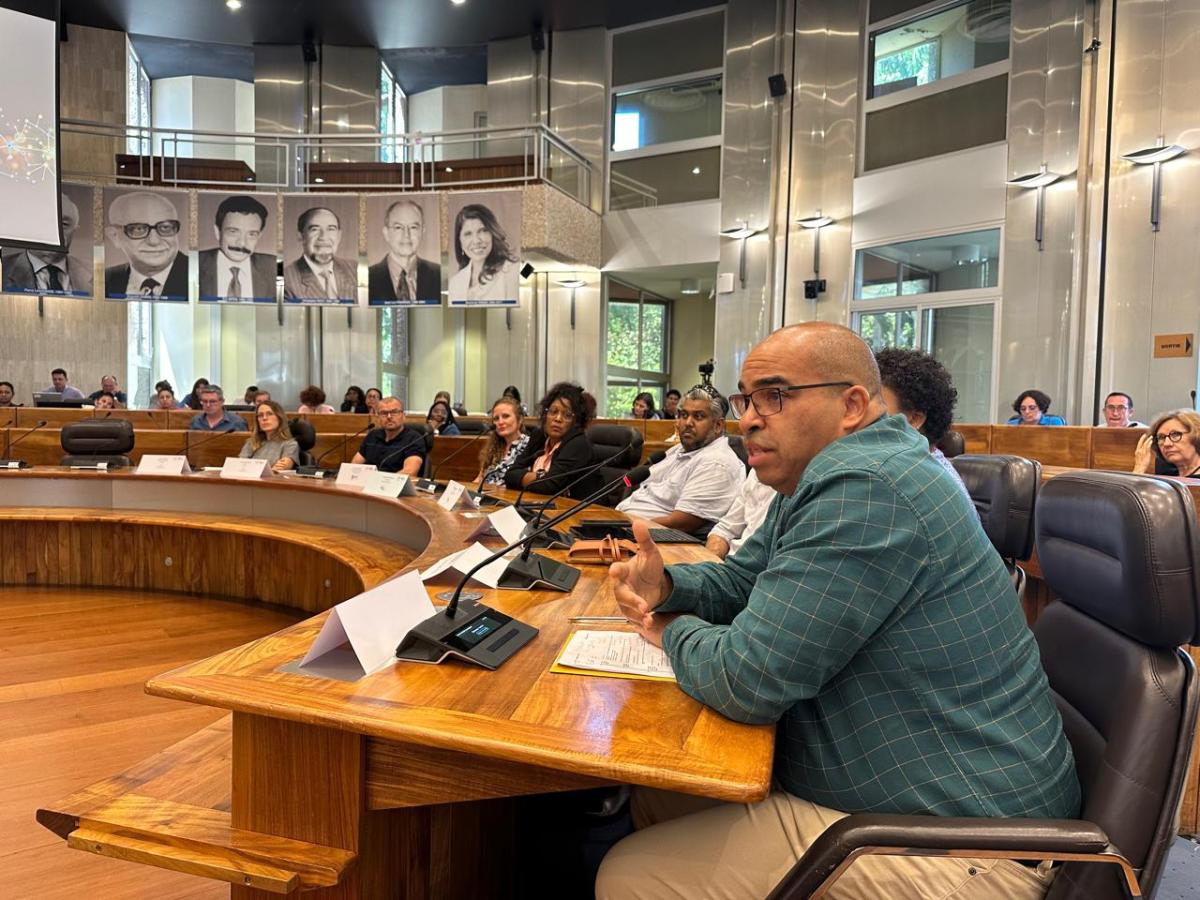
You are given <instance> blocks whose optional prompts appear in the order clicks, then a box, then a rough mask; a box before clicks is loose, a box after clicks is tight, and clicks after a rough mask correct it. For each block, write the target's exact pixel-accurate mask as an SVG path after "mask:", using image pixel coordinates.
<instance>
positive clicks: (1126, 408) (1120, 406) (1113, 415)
mask: <svg viewBox="0 0 1200 900" xmlns="http://www.w3.org/2000/svg"><path fill="white" fill-rule="evenodd" d="M1104 427H1105V428H1145V427H1146V423H1145V422H1139V421H1138V420H1137V419H1135V418H1134V417H1133V398H1132V397H1130V396H1129V395H1128V394H1126V393H1124V392H1123V391H1113V392H1112V393H1111V394H1109V395H1108V396H1107V397H1105V398H1104Z"/></svg>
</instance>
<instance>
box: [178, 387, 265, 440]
mask: <svg viewBox="0 0 1200 900" xmlns="http://www.w3.org/2000/svg"><path fill="white" fill-rule="evenodd" d="M200 408H201V409H202V410H203V412H202V413H200V414H199V415H198V416H193V417H192V421H191V423H190V424H189V425H188V429H189V430H191V431H249V430H250V426H249V425H247V424H246V420H245V419H243V418H242V417H241V416H239V415H238V414H237V413H231V412H229V411H228V410H227V409H225V392H224V391H223V390H221V386H220V385H217V384H208V385H205V386H204V387H202V388H200Z"/></svg>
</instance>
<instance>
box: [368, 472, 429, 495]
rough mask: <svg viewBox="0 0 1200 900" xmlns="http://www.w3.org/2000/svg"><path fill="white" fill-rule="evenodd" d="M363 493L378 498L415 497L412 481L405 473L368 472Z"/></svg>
mask: <svg viewBox="0 0 1200 900" xmlns="http://www.w3.org/2000/svg"><path fill="white" fill-rule="evenodd" d="M362 492H363V493H364V494H372V495H374V496H376V497H415V496H416V494H417V492H416V489H415V488H413V486H412V480H411V479H410V478H409V477H408V476H407V475H405V474H404V473H403V472H368V473H367V477H366V479H365V480H364V481H363V488H362Z"/></svg>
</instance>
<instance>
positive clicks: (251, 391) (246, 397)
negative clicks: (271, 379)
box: [242, 384, 258, 406]
mask: <svg viewBox="0 0 1200 900" xmlns="http://www.w3.org/2000/svg"><path fill="white" fill-rule="evenodd" d="M256 396H258V385H257V384H252V385H250V386H249V387H248V388H246V393H244V394H242V402H243V403H244V404H246V405H247V406H251V405H257V404H255V403H254V398H255V397H256Z"/></svg>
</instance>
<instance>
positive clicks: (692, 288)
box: [679, 278, 700, 296]
mask: <svg viewBox="0 0 1200 900" xmlns="http://www.w3.org/2000/svg"><path fill="white" fill-rule="evenodd" d="M679 293H681V294H688V295H689V296H690V295H691V294H698V293H700V281H699V279H696V278H684V279H683V280H682V281H680V282H679Z"/></svg>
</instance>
